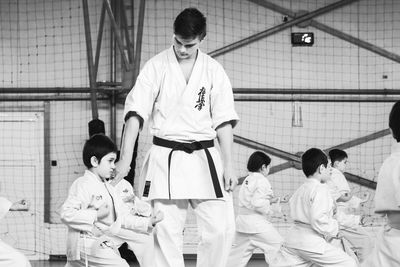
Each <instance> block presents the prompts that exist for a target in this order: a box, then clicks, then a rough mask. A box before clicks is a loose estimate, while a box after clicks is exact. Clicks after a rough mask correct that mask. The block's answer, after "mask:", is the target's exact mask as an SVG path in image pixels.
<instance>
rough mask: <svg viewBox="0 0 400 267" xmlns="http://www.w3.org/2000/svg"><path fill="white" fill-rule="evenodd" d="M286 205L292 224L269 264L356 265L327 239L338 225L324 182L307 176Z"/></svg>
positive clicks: (350, 266)
mask: <svg viewBox="0 0 400 267" xmlns="http://www.w3.org/2000/svg"><path fill="white" fill-rule="evenodd" d="M289 205H290V215H291V217H292V219H293V220H294V221H295V224H294V226H293V227H292V228H291V229H290V230H289V232H288V234H287V236H286V238H285V240H286V241H285V244H284V246H283V247H282V249H281V250H280V251H279V252H278V254H277V257H276V258H275V259H274V261H273V263H272V264H271V265H270V266H311V265H312V264H317V265H320V266H338V267H339V266H340V267H347V266H348V267H354V266H357V264H356V262H355V261H354V260H353V259H352V258H351V257H350V256H348V255H347V254H346V253H345V252H344V251H342V250H340V249H338V248H336V247H335V246H333V245H332V244H330V243H329V242H328V241H327V240H330V239H332V238H334V237H335V236H336V235H337V233H338V231H339V224H338V222H337V221H336V220H335V219H334V217H333V211H334V200H333V198H332V197H331V195H330V193H329V189H328V186H327V185H326V184H321V183H320V182H319V181H317V180H315V179H312V178H311V179H307V180H306V181H305V183H304V184H303V185H301V186H300V187H299V188H298V189H297V190H296V192H295V193H294V194H293V196H292V197H291V198H290V201H289Z"/></svg>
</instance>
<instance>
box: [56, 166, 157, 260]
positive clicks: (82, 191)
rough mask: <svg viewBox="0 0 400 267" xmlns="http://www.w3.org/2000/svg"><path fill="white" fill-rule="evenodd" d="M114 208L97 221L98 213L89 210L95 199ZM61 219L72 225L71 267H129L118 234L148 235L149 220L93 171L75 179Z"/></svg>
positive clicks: (69, 247)
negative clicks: (129, 206) (120, 248)
mask: <svg viewBox="0 0 400 267" xmlns="http://www.w3.org/2000/svg"><path fill="white" fill-rule="evenodd" d="M93 197H95V198H96V199H97V200H98V201H100V203H103V202H104V203H106V204H107V205H108V207H110V213H109V215H108V216H107V217H105V218H103V219H102V220H101V221H97V211H96V210H92V209H87V207H88V205H89V204H90V203H91V201H92V198H93ZM61 220H62V222H63V223H65V224H66V225H67V226H68V239H67V259H68V262H67V265H66V266H85V261H87V262H88V264H89V266H110V267H111V266H114V267H119V266H121V267H122V266H123V267H128V266H129V265H128V263H127V262H126V261H125V260H124V259H122V258H121V257H120V255H119V253H118V251H117V248H118V247H119V246H120V245H121V244H122V241H121V240H120V239H119V238H116V236H117V235H124V233H125V232H127V233H129V232H130V230H136V231H138V232H141V233H146V232H147V230H148V225H149V220H150V219H149V218H145V217H138V216H133V215H131V214H130V211H129V209H128V208H127V207H126V205H124V204H123V203H122V201H121V199H120V198H119V196H118V194H117V193H116V192H115V188H114V187H113V186H111V185H110V184H109V183H108V182H102V181H101V180H100V178H99V177H98V176H96V175H95V174H94V173H92V172H90V171H88V170H87V171H85V174H84V175H83V176H82V177H80V178H78V179H77V180H75V181H74V182H73V184H72V186H71V188H70V190H69V193H68V198H67V199H66V201H65V202H64V204H63V205H62V207H61Z"/></svg>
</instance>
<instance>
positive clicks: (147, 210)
mask: <svg viewBox="0 0 400 267" xmlns="http://www.w3.org/2000/svg"><path fill="white" fill-rule="evenodd" d="M115 190H116V192H117V193H118V195H119V197H120V199H121V200H122V202H123V203H124V204H125V205H127V206H128V209H129V210H130V213H131V214H134V215H136V216H141V217H151V212H152V208H151V205H150V204H149V203H147V202H146V201H143V200H140V199H139V198H138V197H137V196H135V194H134V193H133V187H132V185H131V184H130V183H129V182H128V181H127V180H125V179H122V180H121V181H119V183H118V184H116V185H115ZM116 238H117V239H118V238H119V239H120V241H121V242H122V243H125V242H126V243H127V245H128V249H130V250H132V251H133V252H134V253H135V256H136V259H137V260H138V262H139V265H140V266H141V267H148V266H154V238H153V235H149V234H144V233H140V232H137V231H128V230H126V231H123V233H119V234H117V235H116Z"/></svg>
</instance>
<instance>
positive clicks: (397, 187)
mask: <svg viewBox="0 0 400 267" xmlns="http://www.w3.org/2000/svg"><path fill="white" fill-rule="evenodd" d="M392 180H393V185H394V190H393V191H394V192H396V193H395V195H394V199H395V201H396V203H395V204H396V206H397V207H399V208H400V165H399V164H397V165H396V167H395V168H394V169H393V172H392Z"/></svg>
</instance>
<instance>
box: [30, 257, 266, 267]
mask: <svg viewBox="0 0 400 267" xmlns="http://www.w3.org/2000/svg"><path fill="white" fill-rule="evenodd" d="M31 264H32V267H64V265H65V261H31ZM130 266H131V267H139V264H137V263H133V264H130ZM185 266H186V267H195V266H196V260H185ZM261 266H262V267H266V266H267V265H266V263H265V261H264V260H263V259H252V260H250V262H249V263H248V264H247V267H261Z"/></svg>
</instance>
